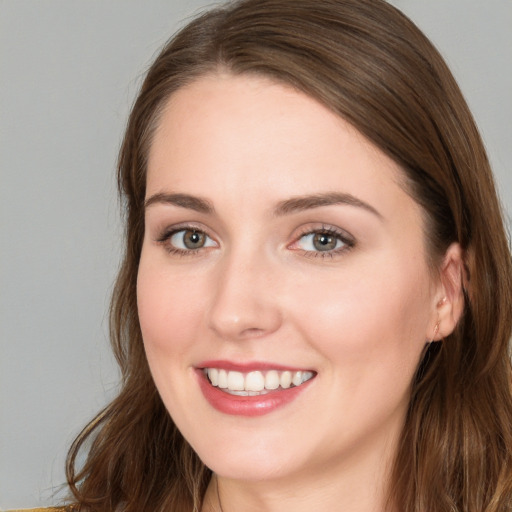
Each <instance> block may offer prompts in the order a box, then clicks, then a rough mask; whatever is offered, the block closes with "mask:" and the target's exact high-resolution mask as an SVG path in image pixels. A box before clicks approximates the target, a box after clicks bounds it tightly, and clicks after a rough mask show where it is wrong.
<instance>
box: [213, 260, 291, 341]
mask: <svg viewBox="0 0 512 512" xmlns="http://www.w3.org/2000/svg"><path fill="white" fill-rule="evenodd" d="M218 265H219V266H218V268H217V273H216V276H215V293H213V294H212V304H211V307H210V311H209V315H208V323H209V327H210V329H212V330H213V331H214V332H215V333H216V335H217V336H219V337H221V338H222V339H225V340H243V339H250V338H257V337H260V336H264V335H267V334H270V333H272V332H275V331H276V330H278V329H279V327H280V325H281V323H282V312H281V309H280V307H279V295H278V293H276V292H277V290H276V286H275V285H276V284H277V282H276V279H275V278H274V277H273V276H274V275H275V272H273V269H272V264H271V263H270V262H268V261H265V260H264V258H258V257H255V256H254V255H251V256H250V257H249V256H248V255H245V256H244V255H239V256H238V257H237V256H236V255H234V254H233V255H231V257H226V258H225V259H224V261H222V262H219V263H218Z"/></svg>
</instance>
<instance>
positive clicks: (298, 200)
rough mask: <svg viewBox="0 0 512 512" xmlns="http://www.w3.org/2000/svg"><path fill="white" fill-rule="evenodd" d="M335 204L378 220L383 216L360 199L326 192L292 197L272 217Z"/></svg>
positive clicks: (278, 207) (275, 210)
mask: <svg viewBox="0 0 512 512" xmlns="http://www.w3.org/2000/svg"><path fill="white" fill-rule="evenodd" d="M337 204H346V205H349V206H356V207H358V208H363V209H364V210H366V211H368V212H370V213H373V214H374V215H376V216H377V217H378V218H379V219H383V216H382V215H381V214H380V213H379V212H378V211H377V210H376V209H375V208H374V207H373V206H371V205H369V204H368V203H365V202H364V201H362V200H361V199H358V198H357V197H355V196H353V195H352V194H345V193H341V192H327V193H324V194H312V195H305V196H297V197H292V198H290V199H286V200H285V201H281V202H280V203H278V205H277V206H276V208H275V209H274V215H276V216H281V215H289V214H291V213H296V212H300V211H304V210H309V209H312V208H320V207H321V206H331V205H337Z"/></svg>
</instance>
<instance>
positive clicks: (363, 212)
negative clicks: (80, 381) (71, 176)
mask: <svg viewBox="0 0 512 512" xmlns="http://www.w3.org/2000/svg"><path fill="white" fill-rule="evenodd" d="M400 178H401V170H400V168H399V167H398V166H397V165H396V164H395V163H394V162H393V161H392V160H390V159H389V158H388V157H387V156H386V155H384V153H382V152H381V151H380V150H378V149H377V148H375V147H374V146H373V145H372V144H370V143H369V142H368V141H367V140H366V139H365V138H364V137H363V136H362V135H361V134H360V133H358V132H357V131H356V130H355V129H353V128H352V127H351V126H350V125H349V124H347V123H346V122H345V121H343V120H342V119H340V118H339V117H338V116H336V115H334V114H333V113H332V112H331V111H329V110H328V109H326V108H325V107H323V106H322V105H320V104H319V103H317V102H316V101H315V100H313V99H311V98H310V97H308V96H305V95H304V94H302V93H299V92H296V91H295V90H293V89H291V88H288V87H285V86H283V85H277V84H275V83H272V82H270V81H269V80H267V79H264V78H256V77H247V76H237V77H235V76H231V75H228V74H226V75H222V74H219V75H211V76H207V77H204V78H201V79H198V80H197V81H195V82H194V83H192V84H191V85H189V86H187V87H185V88H182V89H181V90H179V91H178V92H176V93H175V94H174V95H173V96H172V97H171V99H170V101H169V103H168V105H167V108H166V110H165V112H164V114H163V116H162V118H161V121H160V125H159V127H158V130H157V132H156V134H155V137H154V142H153V144H152V147H151V150H150V154H149V163H148V176H147V196H146V211H145V226H146V231H145V237H144V242H143V248H142V256H141V260H140V267H139V274H138V289H137V291H138V297H137V298H138V308H139V316H140V324H141V328H142V334H143V339H144V345H145V349H146V353H147V358H148V361H149V365H150V368H151V372H152V375H153V377H154V380H155V383H156V386H157V388H158V390H159V392H160V394H161V397H162V399H163V401H164V403H165V405H166V407H167V409H168V410H169V413H170V414H171V416H172V418H173V420H174V421H175V423H176V425H177V426H178V428H179V429H180V431H181V432H182V433H183V435H184V437H185V438H186V439H187V440H188V441H189V442H190V444H191V445H192V447H193V448H194V449H195V450H196V451H197V453H198V454H199V456H200V457H201V459H202V460H203V461H204V462H205V463H206V465H207V466H209V467H210V468H212V469H213V470H214V471H215V472H217V473H218V474H219V475H221V476H225V477H230V478H236V479H245V480H262V479H263V480H264V479H274V478H275V479H277V478H281V479H282V478H286V477H291V476H295V477H297V476H298V475H303V476H306V475H311V474H320V473H322V472H329V474H330V475H333V471H344V469H345V468H348V467H350V470H351V471H355V472H356V473H357V468H358V467H361V468H362V467H367V468H373V469H372V470H373V471H377V469H375V468H378V467H380V466H382V464H383V463H384V462H385V461H386V460H387V457H388V456H389V455H390V453H391V452H392V451H393V449H394V447H395V441H396V438H397V436H398V435H399V432H400V429H401V426H402V423H403V420H404V415H405V412H406V408H407V405H408V400H409V393H410V385H411V380H412V378H413V375H414V372H415V370H416V367H417V365H418V362H419V359H420V356H421V353H422V351H423V349H424V347H425V343H426V341H427V340H429V339H430V338H432V336H433V332H434V330H435V327H434V326H435V324H436V317H435V315H436V313H435V306H434V305H435V302H436V294H438V292H439V285H438V284H437V282H436V281H435V280H433V279H432V276H431V273H430V272H429V269H428V266H427V258H426V253H425V246H424V237H423V223H422V215H421V211H420V208H419V206H418V205H417V204H416V203H415V202H414V201H413V200H412V199H411V197H410V196H409V195H408V194H407V193H406V192H405V191H404V189H403V188H402V187H401V186H400V184H399V182H400ZM208 372H209V374H210V377H208V376H207V375H206V374H207V373H208ZM212 381H213V384H212ZM226 386H227V387H226Z"/></svg>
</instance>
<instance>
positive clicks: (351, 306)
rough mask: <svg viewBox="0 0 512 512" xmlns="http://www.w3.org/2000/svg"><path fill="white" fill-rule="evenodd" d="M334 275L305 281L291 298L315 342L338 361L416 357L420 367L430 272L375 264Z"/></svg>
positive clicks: (401, 360) (396, 361)
mask: <svg viewBox="0 0 512 512" xmlns="http://www.w3.org/2000/svg"><path fill="white" fill-rule="evenodd" d="M374 263H375V262H374ZM333 275H334V277H333ZM333 275H329V276H328V278H327V277H326V278H325V279H322V278H320V279H317V280H309V281H308V282H307V283H306V282H304V283H303V285H302V286H297V287H296V290H300V295H299V296H295V297H293V298H290V304H292V303H293V305H291V306H290V308H294V311H295V313H294V316H295V318H297V319H302V320H297V322H298V323H299V322H300V323H301V324H302V326H303V330H304V331H305V334H306V335H307V336H308V338H309V339H310V340H311V343H312V344H314V345H316V347H317V349H318V350H319V351H320V352H322V353H323V354H324V355H325V356H328V357H329V358H330V359H333V358H334V359H335V360H336V361H338V360H342V361H344V362H346V361H348V360H350V361H351V362H353V363H355V362H364V361H365V360H369V359H372V360H373V359H375V358H380V359H381V360H382V361H387V362H389V363H392V361H391V359H394V362H393V364H395V365H400V364H403V365H407V366H410V365H411V360H412V361H413V364H414V366H415V365H416V363H417V357H418V354H419V353H421V350H422V349H423V347H424V344H425V341H426V339H425V334H426V332H427V324H428V318H429V307H428V304H429V279H428V275H427V274H426V272H425V273H421V272H418V269H417V268H415V267H413V266H409V267H408V266H407V264H406V263H405V264H404V265H403V266H400V265H395V266H392V265H382V266H379V265H375V264H373V265H372V266H371V267H368V268H365V269H364V271H362V270H361V269H359V270H358V272H357V273H356V272H343V273H341V272H340V275H339V276H338V277H336V276H335V274H334V273H333ZM408 355H410V357H408Z"/></svg>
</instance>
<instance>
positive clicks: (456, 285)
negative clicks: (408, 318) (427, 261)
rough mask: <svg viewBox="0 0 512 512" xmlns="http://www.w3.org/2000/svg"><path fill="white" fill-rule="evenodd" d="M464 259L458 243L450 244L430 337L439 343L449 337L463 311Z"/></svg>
mask: <svg viewBox="0 0 512 512" xmlns="http://www.w3.org/2000/svg"><path fill="white" fill-rule="evenodd" d="M463 281H464V257H463V251H462V249H461V247H460V245H459V244H458V243H453V244H451V245H450V246H449V247H448V249H447V251H446V253H445V255H444V258H443V262H442V264H441V268H440V272H439V285H438V287H437V292H436V295H435V300H436V304H435V309H436V315H437V318H436V324H435V327H434V329H433V331H432V332H433V334H432V337H431V340H432V341H439V340H442V339H443V338H446V337H447V336H449V335H450V334H451V333H452V332H453V331H454V329H455V327H456V326H457V323H458V321H459V319H460V317H461V316H462V313H463V311H464V292H463Z"/></svg>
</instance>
